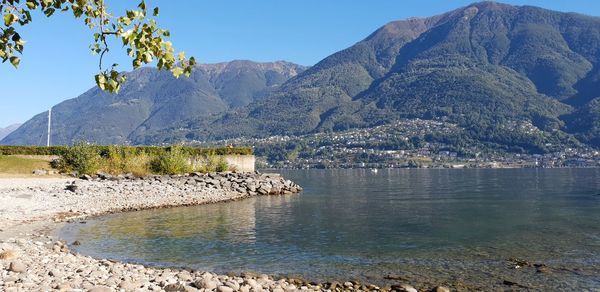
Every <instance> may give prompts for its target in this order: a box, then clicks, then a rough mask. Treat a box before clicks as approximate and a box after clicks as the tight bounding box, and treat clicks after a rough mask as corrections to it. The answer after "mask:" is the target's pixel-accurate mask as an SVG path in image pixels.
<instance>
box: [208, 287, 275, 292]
mask: <svg viewBox="0 0 600 292" xmlns="http://www.w3.org/2000/svg"><path fill="white" fill-rule="evenodd" d="M217 291H219V292H233V291H234V290H233V288H231V287H227V286H219V288H217ZM282 292H283V291H282Z"/></svg>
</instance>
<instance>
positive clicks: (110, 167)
mask: <svg viewBox="0 0 600 292" xmlns="http://www.w3.org/2000/svg"><path fill="white" fill-rule="evenodd" d="M101 156H102V158H103V159H102V167H101V168H102V170H103V171H106V172H108V173H110V174H112V175H119V174H123V173H132V174H134V175H136V176H145V175H147V174H148V173H149V172H150V156H149V155H148V154H146V153H145V152H142V151H139V149H136V148H133V147H119V146H107V147H106V149H103V150H102V152H101Z"/></svg>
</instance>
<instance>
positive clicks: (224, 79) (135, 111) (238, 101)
mask: <svg viewBox="0 0 600 292" xmlns="http://www.w3.org/2000/svg"><path fill="white" fill-rule="evenodd" d="M305 69H306V68H305V67H303V66H300V65H296V64H292V63H288V62H283V61H279V62H273V63H255V62H251V61H232V62H228V63H219V64H209V65H197V66H196V67H195V70H194V71H193V74H192V76H191V77H190V78H179V79H175V78H174V77H173V76H172V75H171V74H170V73H169V72H164V71H163V72H161V71H157V70H155V69H152V68H142V69H139V70H135V71H133V72H130V73H127V82H126V83H125V84H124V85H123V88H122V89H121V91H120V92H119V93H118V94H114V95H113V94H108V93H105V92H102V91H101V90H100V89H98V88H93V89H90V90H89V91H87V92H86V93H84V94H82V95H81V96H79V97H77V98H74V99H70V100H67V101H65V102H62V103H60V104H58V105H56V106H54V107H53V109H52V142H53V144H56V145H60V144H71V143H73V142H76V141H78V140H85V141H89V142H96V143H103V144H106V143H109V144H114V143H118V144H123V143H129V141H130V139H129V137H130V136H131V135H135V136H143V135H144V133H145V132H147V131H153V130H155V129H163V128H165V127H167V126H172V125H174V124H176V123H177V122H179V121H183V120H186V119H190V118H197V117H205V116H209V115H212V114H215V113H220V112H223V111H226V110H228V109H232V108H238V107H242V106H245V105H247V104H249V103H251V102H253V101H256V100H259V99H261V98H262V97H264V96H265V95H267V94H268V93H269V92H271V91H273V90H275V89H276V88H277V87H279V86H280V85H281V84H282V83H283V82H285V81H287V80H288V79H289V78H291V77H293V76H296V75H297V74H298V73H301V72H303V71H304V70H305ZM46 129H47V114H46V113H41V114H39V115H37V116H35V117H33V118H32V119H31V120H29V121H27V122H26V123H25V124H23V126H22V127H20V128H19V129H18V130H17V131H15V132H13V133H12V134H11V135H8V136H7V137H6V138H5V139H4V140H2V143H3V144H22V145H37V144H39V141H40V137H42V136H44V135H46V131H47V130H46ZM44 137H45V136H44ZM44 141H45V139H44Z"/></svg>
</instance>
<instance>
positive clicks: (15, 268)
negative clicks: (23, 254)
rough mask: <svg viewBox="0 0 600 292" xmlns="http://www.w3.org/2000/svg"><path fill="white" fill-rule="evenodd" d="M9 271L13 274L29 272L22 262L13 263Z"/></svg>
mask: <svg viewBox="0 0 600 292" xmlns="http://www.w3.org/2000/svg"><path fill="white" fill-rule="evenodd" d="M8 269H9V270H10V271H11V272H15V273H23V272H25V271H27V267H25V265H24V264H22V263H21V262H11V263H10V266H9V267H8Z"/></svg>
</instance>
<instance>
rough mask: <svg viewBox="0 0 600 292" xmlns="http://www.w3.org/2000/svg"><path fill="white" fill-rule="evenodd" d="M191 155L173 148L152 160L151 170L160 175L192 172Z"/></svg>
mask: <svg viewBox="0 0 600 292" xmlns="http://www.w3.org/2000/svg"><path fill="white" fill-rule="evenodd" d="M189 158H190V157H189V155H188V154H186V153H185V151H184V150H183V149H182V148H181V147H177V146H174V147H171V148H170V149H169V151H166V152H165V153H163V154H162V155H157V156H154V157H153V158H152V160H150V169H151V170H152V171H153V172H154V173H159V174H181V173H186V172H190V171H192V167H191V165H190V161H189Z"/></svg>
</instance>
